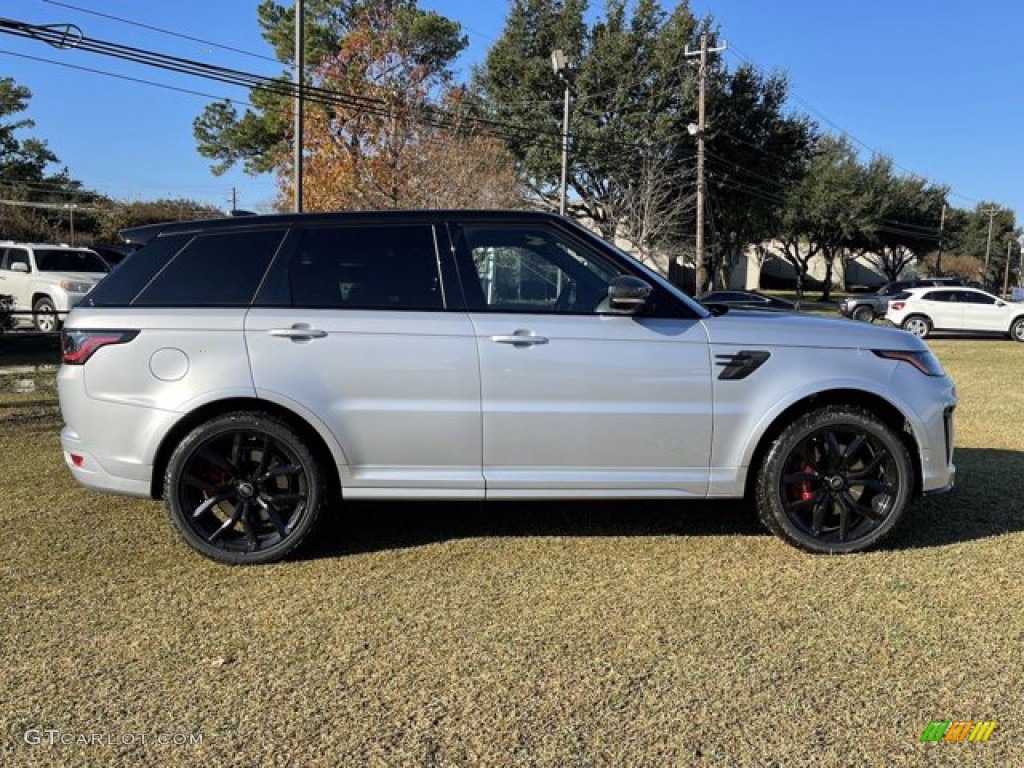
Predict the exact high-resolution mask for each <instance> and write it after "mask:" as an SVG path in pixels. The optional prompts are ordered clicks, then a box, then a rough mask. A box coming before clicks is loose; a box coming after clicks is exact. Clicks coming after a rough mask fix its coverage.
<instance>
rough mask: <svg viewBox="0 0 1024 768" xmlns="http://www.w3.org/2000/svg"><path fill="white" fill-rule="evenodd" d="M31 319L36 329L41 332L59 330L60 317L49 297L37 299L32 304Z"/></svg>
mask: <svg viewBox="0 0 1024 768" xmlns="http://www.w3.org/2000/svg"><path fill="white" fill-rule="evenodd" d="M32 319H33V321H34V322H35V324H36V330H37V331H40V332H41V333H53V332H55V331H59V330H60V318H58V317H57V308H56V307H55V306H53V302H52V301H51V300H50V299H39V300H37V301H36V303H35V304H33V305H32Z"/></svg>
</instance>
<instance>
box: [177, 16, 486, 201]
mask: <svg viewBox="0 0 1024 768" xmlns="http://www.w3.org/2000/svg"><path fill="white" fill-rule="evenodd" d="M306 14H307V16H306V23H307V34H306V51H305V53H306V58H307V61H308V62H309V64H310V72H311V74H310V75H309V77H308V80H307V85H310V86H314V87H316V88H320V89H324V90H327V91H331V92H332V93H333V98H331V96H330V95H328V96H327V97H326V98H323V97H318V96H317V95H314V96H313V97H312V99H311V101H310V102H309V105H310V109H309V123H310V129H311V133H310V138H311V139H315V140H319V141H320V142H321V143H320V144H317V145H315V146H312V147H311V152H316V151H318V150H319V151H321V152H322V151H323V150H324V149H325V148H326V147H327V146H328V144H330V143H331V142H333V145H334V148H336V149H337V148H339V147H341V146H342V144H343V143H344V142H347V143H348V148H349V150H350V151H349V153H348V154H349V157H350V160H352V161H353V162H354V163H355V164H354V165H351V167H350V170H351V171H352V172H353V173H355V172H356V171H358V172H360V173H361V172H363V171H364V170H367V169H375V168H381V167H383V168H390V169H391V171H393V172H394V171H397V170H399V168H400V166H401V164H402V163H404V162H405V160H406V159H407V158H406V157H405V156H404V155H403V154H402V152H403V151H404V150H406V149H412V148H413V144H414V142H412V143H410V142H407V141H405V139H403V138H402V136H401V134H403V132H404V133H405V134H406V135H408V134H409V131H408V130H405V128H406V127H407V126H408V125H409V122H410V120H411V119H412V118H413V117H416V116H418V114H419V113H420V112H421V111H422V110H421V108H422V107H423V106H424V105H425V104H426V100H427V99H428V97H433V96H438V95H441V96H443V95H444V90H445V89H446V88H447V87H448V86H449V85H450V82H451V71H450V69H449V67H450V65H451V62H452V61H453V60H454V58H455V57H456V56H457V55H458V53H459V52H460V51H461V50H462V49H463V48H464V47H465V45H466V38H465V36H463V35H462V34H461V31H460V28H459V25H458V24H457V23H455V22H453V21H450V20H449V19H446V18H444V17H443V16H440V15H439V14H436V13H434V12H432V11H423V10H421V9H419V8H418V7H417V6H416V2H415V0H377V1H376V2H370V1H368V0H367V1H364V2H360V1H359V0H309V1H308V2H307V3H306ZM258 17H259V23H260V27H261V29H262V33H263V37H264V39H265V40H266V41H267V42H268V43H269V44H270V45H271V46H272V47H273V48H274V51H275V54H276V56H277V58H278V59H280V60H281V61H282V63H284V64H290V63H292V58H293V47H294V43H293V41H294V9H293V7H292V6H290V5H289V6H285V5H281V4H278V3H276V2H273V0H263V2H261V3H260V5H259V8H258ZM281 80H282V81H290V77H289V76H288V75H287V74H285V75H282V77H281ZM250 100H251V102H252V103H253V104H254V105H255V106H254V107H253V108H250V109H247V110H246V111H245V113H244V114H242V115H239V114H238V111H237V109H236V108H235V106H234V105H233V104H231V103H230V102H229V101H225V102H221V103H218V104H213V105H210V106H209V107H207V108H206V110H205V111H204V112H203V114H202V115H200V116H199V117H197V118H196V120H195V121H194V123H193V132H194V135H195V138H196V142H197V147H198V150H199V152H200V154H202V155H203V156H205V157H209V158H211V159H213V160H216V161H217V162H216V163H215V165H214V166H213V167H212V170H213V172H214V173H223V172H224V171H225V170H227V169H228V168H230V167H231V166H233V165H234V164H236V163H239V162H241V163H242V164H243V167H244V168H245V170H246V171H247V172H249V173H261V172H266V171H271V170H277V171H278V172H279V173H280V174H281V177H282V181H283V182H284V181H285V177H286V176H288V175H289V174H290V163H291V152H290V147H291V142H292V140H293V136H292V133H293V128H292V124H291V104H292V100H291V99H290V98H289V97H287V96H283V95H279V94H275V93H268V92H266V91H260V90H253V91H252V92H251V95H250ZM324 101H326V103H318V102H324ZM332 137H333V138H332ZM362 142H369V143H368V144H366V145H364V146H360V144H361V143H362ZM317 159H318V158H316V157H315V156H314V157H313V160H314V165H315V161H316V160H317ZM355 178H359V177H358V176H357V175H352V176H350V179H355ZM313 179H314V181H313V185H314V187H313V189H311V193H312V194H315V184H316V181H315V179H316V170H315V169H314V170H313ZM370 181H371V184H370V186H372V185H373V184H376V185H377V186H378V187H379V190H378V192H379V196H380V197H383V198H385V199H387V198H388V197H389V193H388V190H387V187H388V186H389V185H391V187H392V190H391V192H392V193H394V192H395V187H394V185H395V184H396V183H397V182H398V177H397V176H392V178H391V179H390V180H389V179H386V178H383V177H373V178H372V179H371V180H370ZM368 197H370V198H372V197H373V195H369V193H368ZM390 198H391V199H396V195H395V194H391V195H390Z"/></svg>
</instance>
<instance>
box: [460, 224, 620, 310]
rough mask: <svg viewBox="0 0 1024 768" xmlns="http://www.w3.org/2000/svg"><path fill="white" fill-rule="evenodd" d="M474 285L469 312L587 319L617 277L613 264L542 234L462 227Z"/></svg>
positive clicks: (551, 234)
mask: <svg viewBox="0 0 1024 768" xmlns="http://www.w3.org/2000/svg"><path fill="white" fill-rule="evenodd" d="M463 234H464V237H465V240H466V246H467V247H468V249H469V252H470V255H471V256H472V260H473V271H474V274H473V275H472V276H471V277H470V279H472V278H474V277H475V278H476V280H477V281H478V282H476V283H475V285H473V286H472V287H471V288H470V287H467V290H468V292H469V294H470V295H469V297H468V299H469V301H470V306H471V308H473V309H490V310H493V311H497V312H566V313H589V312H597V311H600V310H601V305H602V302H603V301H604V300H605V299H606V298H607V296H608V284H609V283H610V282H611V281H612V279H613V278H614V277H615V276H617V275H619V274H622V270H621V269H620V268H619V267H618V265H617V264H615V263H614V262H612V261H610V260H608V259H606V258H605V257H603V256H601V255H600V254H597V253H594V252H592V251H590V250H584V249H583V248H582V247H581V246H579V245H577V244H575V243H573V242H570V241H567V240H564V239H562V238H561V237H559V236H558V235H557V234H556V233H554V232H550V231H547V230H543V229H535V228H529V227H522V228H497V227H495V228H491V227H486V228H484V227H466V228H465V230H463Z"/></svg>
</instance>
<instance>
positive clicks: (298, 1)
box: [292, 0, 306, 213]
mask: <svg viewBox="0 0 1024 768" xmlns="http://www.w3.org/2000/svg"><path fill="white" fill-rule="evenodd" d="M302 2H303V0H295V140H294V142H293V144H294V146H293V147H292V150H293V152H294V156H293V164H294V165H295V177H294V179H293V182H294V186H295V190H294V197H295V201H294V206H293V207H294V208H295V212H296V213H302V138H303V137H302V133H303V125H304V121H303V107H304V106H305V105H304V104H303V99H304V98H305V94H304V93H303V91H302V86H303V83H302V73H303V71H304V70H305V68H306V66H305V64H306V46H305V39H304V38H305V32H304V30H305V27H306V24H305V21H306V13H305V9H304V8H303V5H302Z"/></svg>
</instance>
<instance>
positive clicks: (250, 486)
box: [164, 411, 327, 565]
mask: <svg viewBox="0 0 1024 768" xmlns="http://www.w3.org/2000/svg"><path fill="white" fill-rule="evenodd" d="M325 478H326V475H325V473H324V470H323V468H322V466H321V464H320V462H319V461H318V460H317V457H316V456H315V454H314V453H313V452H312V451H311V450H309V448H308V447H307V446H306V444H305V442H304V441H303V439H302V437H300V436H299V434H298V433H296V432H295V430H294V429H292V427H291V426H289V425H288V424H286V423H285V422H283V421H281V420H279V419H277V418H275V417H273V416H270V415H268V414H265V413H258V412H251V411H238V412H236V413H228V414H225V415H223V416H219V417H217V418H215V419H212V420H210V421H208V422H205V423H204V424H200V425H199V426H198V427H196V428H195V429H193V430H192V431H191V432H190V433H189V434H188V436H187V437H186V438H185V439H184V440H182V442H181V444H180V445H178V447H177V448H176V449H175V451H174V453H173V454H172V455H171V459H170V461H169V462H168V464H167V474H166V477H165V479H164V489H165V493H164V497H165V502H166V505H167V512H168V514H169V516H170V518H171V523H173V525H174V527H175V528H176V529H177V530H178V533H180V534H181V536H182V538H183V539H185V542H186V543H187V544H188V545H189V546H190V547H192V548H193V549H195V550H196V551H198V552H200V553H201V554H203V555H205V556H206V557H209V558H211V559H213V560H216V561H218V562H221V563H229V564H232V565H252V564H257V563H270V562H274V561H276V560H280V559H282V558H284V557H285V556H287V555H288V554H289V553H291V552H292V551H293V550H294V549H295V548H296V547H298V546H299V545H300V544H301V543H302V542H303V540H304V539H305V538H306V537H307V536H308V535H309V533H310V532H311V531H312V530H313V528H314V527H315V525H316V521H317V518H318V517H319V515H320V512H321V508H322V507H323V506H324V504H325V503H326V498H327V493H326V487H325Z"/></svg>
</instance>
